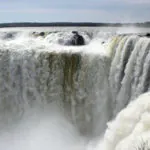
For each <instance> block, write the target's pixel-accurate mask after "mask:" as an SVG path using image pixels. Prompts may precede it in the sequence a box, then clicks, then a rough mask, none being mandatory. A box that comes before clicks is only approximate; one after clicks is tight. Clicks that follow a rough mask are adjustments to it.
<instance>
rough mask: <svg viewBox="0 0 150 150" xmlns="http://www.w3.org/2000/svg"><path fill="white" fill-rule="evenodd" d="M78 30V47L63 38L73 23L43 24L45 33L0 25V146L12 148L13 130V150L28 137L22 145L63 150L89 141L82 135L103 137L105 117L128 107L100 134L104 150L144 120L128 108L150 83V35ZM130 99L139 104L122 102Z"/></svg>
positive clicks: (115, 143) (112, 146)
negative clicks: (54, 27)
mask: <svg viewBox="0 0 150 150" xmlns="http://www.w3.org/2000/svg"><path fill="white" fill-rule="evenodd" d="M80 34H82V35H83V37H84V38H85V41H86V45H84V46H79V47H78V46H65V45H61V44H60V43H62V41H63V40H65V39H66V38H67V37H70V32H69V31H65V32H64V31H61V32H60V31H51V32H45V33H44V36H43V37H42V36H39V34H37V33H36V34H34V35H33V32H31V31H30V32H6V33H4V32H1V36H0V70H1V71H0V85H1V86H0V133H1V134H0V139H1V140H0V148H1V147H3V148H4V149H6V150H10V149H11V147H9V148H8V147H7V142H6V141H7V140H5V139H7V137H8V141H9V142H8V143H9V145H11V144H14V145H15V146H16V147H17V148H16V147H14V148H13V149H12V150H18V149H20V148H22V146H23V145H26V144H25V143H26V142H27V143H28V144H27V147H24V148H22V149H23V150H27V149H28V150H33V149H37V150H38V149H41V148H43V145H45V147H44V148H45V149H46V150H47V149H49V147H51V145H53V146H52V147H53V148H54V149H57V150H60V148H61V147H63V146H64V147H65V148H66V149H74V146H75V145H79V147H80V148H81V149H83V148H85V147H86V146H85V145H86V144H85V143H84V142H83V141H84V140H83V139H84V137H85V138H89V139H91V138H95V137H100V136H101V135H102V134H103V133H104V132H105V129H106V128H107V122H108V121H110V120H111V119H114V117H116V115H117V114H118V112H120V111H121V110H122V112H121V113H119V115H118V116H117V118H116V119H115V120H114V121H113V122H112V123H109V125H108V129H106V133H105V134H104V135H105V136H104V139H103V140H102V145H103V146H104V147H103V148H104V149H105V150H113V149H115V148H116V146H117V145H118V144H119V142H120V141H121V140H122V139H123V140H125V141H126V139H125V138H126V137H127V135H129V134H130V133H131V132H132V131H133V130H134V127H135V126H136V124H138V122H140V121H139V120H136V119H137V118H136V116H135V118H134V117H132V116H131V118H130V115H132V113H136V110H138V109H140V107H142V104H143V105H144V104H145V103H147V101H146V102H145V103H144V102H143V103H142V102H140V100H139V99H141V98H139V99H138V100H137V101H135V99H136V98H137V97H138V96H139V95H141V94H143V93H145V92H148V91H149V89H150V81H149V79H150V75H149V71H150V65H149V64H150V52H149V50H150V39H149V38H147V37H144V36H138V35H117V34H115V35H114V34H113V33H103V32H99V33H97V34H96V32H94V31H91V32H87V31H86V32H83V31H80ZM35 35H36V36H35ZM142 99H144V98H142ZM132 101H133V102H132ZM130 102H131V104H129V103H130ZM137 103H138V104H139V105H138V104H137ZM141 103H142V104H141ZM128 104H129V108H130V107H131V108H132V109H133V111H131V112H130V110H129V109H128V107H127V108H126V109H124V108H125V107H126V106H128ZM136 104H137V105H138V106H137V108H135V107H136ZM132 105H133V107H132ZM145 105H146V104H145ZM145 107H146V106H145ZM134 108H135V109H136V110H135V109H134ZM123 109H124V110H123ZM143 109H144V108H141V109H140V110H141V111H142V110H143ZM147 109H148V108H147ZM126 111H127V112H126ZM128 111H129V112H128ZM141 111H140V112H139V113H140V114H139V115H142V114H143V111H142V112H141ZM146 111H147V110H146ZM126 113H127V115H128V116H129V118H128V116H127V118H126ZM138 117H139V116H138ZM118 118H119V119H118ZM135 120H136V121H135ZM121 121H123V123H124V124H123V123H121ZM126 121H127V122H126ZM133 122H134V123H133ZM130 123H131V124H130ZM132 123H133V124H132ZM126 125H127V131H123V130H124V128H126V127H125V126H126ZM50 129H51V130H50ZM66 130H68V131H67V132H66ZM115 130H117V131H115ZM120 130H121V133H120V132H119V131H120ZM119 134H121V135H119ZM40 135H41V137H40ZM50 135H51V136H50ZM52 135H54V140H53V137H52ZM63 135H66V136H67V137H64V139H63ZM3 137H4V138H3ZM18 138H20V139H21V141H20V146H18V145H17V139H18ZM109 138H110V139H109ZM12 139H13V140H12ZM45 139H48V141H49V140H50V141H51V142H50V143H49V142H46V140H45ZM57 139H59V142H60V144H61V146H60V147H59V146H58V145H57V143H56V141H55V140H57ZM61 139H63V140H61ZM82 140H83V141H82ZM31 141H33V142H31ZM39 141H42V142H41V143H40V144H39V145H38V144H37V143H39ZM52 141H55V142H52ZM79 141H80V142H81V141H82V142H83V143H84V144H85V145H84V144H83V143H82V142H81V143H80V142H79ZM30 142H31V143H30ZM54 143H55V144H54ZM67 143H68V144H70V145H69V146H66V145H67ZM75 143H76V144H75ZM79 143H80V144H81V145H82V146H81V145H80V144H79ZM36 144H37V146H36ZM131 144H132V143H131ZM83 145H84V146H83ZM102 145H101V144H100V146H102ZM120 145H121V144H120ZM120 145H119V146H118V147H119V148H120V147H121V148H122V145H121V146H120ZM55 146H56V147H55ZM57 146H58V147H57ZM72 146H73V147H72ZM64 147H63V148H64ZM79 147H76V148H75V149H78V148H79ZM80 148H79V149H80Z"/></svg>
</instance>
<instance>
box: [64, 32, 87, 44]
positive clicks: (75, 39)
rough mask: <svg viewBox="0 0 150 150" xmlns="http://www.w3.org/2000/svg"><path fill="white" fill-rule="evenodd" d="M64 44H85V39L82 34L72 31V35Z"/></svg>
mask: <svg viewBox="0 0 150 150" xmlns="http://www.w3.org/2000/svg"><path fill="white" fill-rule="evenodd" d="M65 45H70V46H71V45H75V46H81V45H85V40H84V38H83V36H81V35H80V34H78V32H77V31H72V37H71V38H70V39H69V40H67V41H66V42H65Z"/></svg>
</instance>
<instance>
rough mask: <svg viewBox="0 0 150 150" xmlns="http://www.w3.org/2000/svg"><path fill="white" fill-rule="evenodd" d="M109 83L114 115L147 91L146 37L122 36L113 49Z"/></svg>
mask: <svg viewBox="0 0 150 150" xmlns="http://www.w3.org/2000/svg"><path fill="white" fill-rule="evenodd" d="M112 50H113V51H114V53H115V54H114V56H113V58H112V63H111V68H110V74H109V83H110V87H111V94H112V101H113V103H114V104H113V105H114V106H113V107H115V108H114V115H116V114H117V113H118V112H119V111H120V110H121V109H122V108H124V107H125V106H126V105H127V104H128V103H129V102H130V101H131V100H134V99H135V98H136V97H138V96H139V95H140V94H142V93H144V92H147V91H149V63H148V62H149V55H150V54H149V50H150V40H149V39H148V38H146V37H138V36H123V37H120V39H118V40H117V41H116V42H115V44H114V47H112Z"/></svg>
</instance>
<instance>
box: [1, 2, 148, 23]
mask: <svg viewBox="0 0 150 150" xmlns="http://www.w3.org/2000/svg"><path fill="white" fill-rule="evenodd" d="M144 21H150V0H0V22H1V23H3V22H144Z"/></svg>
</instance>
